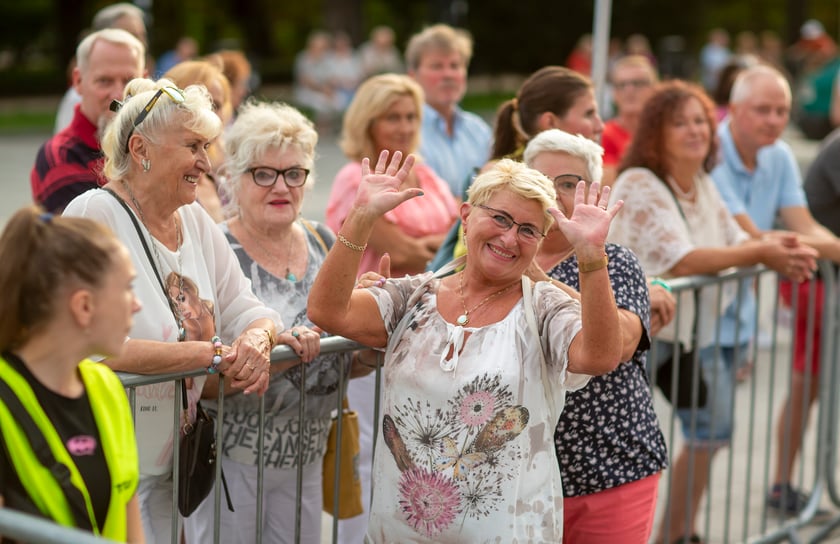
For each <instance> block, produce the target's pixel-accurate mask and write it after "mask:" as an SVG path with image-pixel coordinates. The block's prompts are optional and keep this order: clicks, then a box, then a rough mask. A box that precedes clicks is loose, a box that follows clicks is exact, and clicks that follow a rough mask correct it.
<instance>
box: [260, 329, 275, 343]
mask: <svg viewBox="0 0 840 544" xmlns="http://www.w3.org/2000/svg"><path fill="white" fill-rule="evenodd" d="M263 330H264V331H265V335H266V336H268V345H269V346H271V347H274V345H275V343H276V342H275V340H274V333H273V332H271V329H263Z"/></svg>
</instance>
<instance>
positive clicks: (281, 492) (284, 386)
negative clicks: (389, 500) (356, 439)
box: [186, 102, 350, 544]
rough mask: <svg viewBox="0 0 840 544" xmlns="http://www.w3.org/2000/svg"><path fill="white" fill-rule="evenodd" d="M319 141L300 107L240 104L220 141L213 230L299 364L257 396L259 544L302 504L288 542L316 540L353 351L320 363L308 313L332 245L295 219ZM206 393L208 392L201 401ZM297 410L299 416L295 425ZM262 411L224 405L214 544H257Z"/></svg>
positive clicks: (201, 514)
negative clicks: (276, 318) (279, 322)
mask: <svg viewBox="0 0 840 544" xmlns="http://www.w3.org/2000/svg"><path fill="white" fill-rule="evenodd" d="M317 142H318V134H317V133H316V132H315V128H314V126H313V125H312V122H311V121H309V120H308V119H307V118H306V117H304V116H303V114H301V113H300V112H299V111H298V110H296V109H295V108H293V107H291V106H288V105H286V104H280V103H259V102H248V103H246V104H245V105H243V106H242V108H241V109H240V111H239V115H238V117H237V118H236V121H235V122H234V123H233V125H232V126H231V127H230V130H229V131H228V132H227V134H226V141H225V146H226V149H225V154H226V156H227V164H226V167H225V168H224V171H225V172H226V175H227V176H228V179H227V181H226V182H225V185H224V187H225V188H226V190H227V191H228V193H229V194H228V195H227V196H229V198H230V201H229V204H228V209H227V211H228V215H229V216H230V217H231V219H229V220H228V221H227V222H225V223H222V224H221V225H220V226H221V228H222V231H223V232H224V234H225V237H226V238H227V241H228V243H230V246H231V247H232V248H233V251H234V253H235V254H236V257H237V258H238V260H239V264H240V266H241V267H242V270H243V272H244V273H245V276H246V277H248V279H250V280H251V285H252V289H253V291H254V294H256V296H257V297H258V298H259V299H260V300H262V301H263V302H264V303H265V304H267V305H268V306H270V307H271V308H274V309H276V310H277V311H278V312H279V313H280V315H281V317H282V318H283V323H284V324H285V325H286V326H287V327H289V329H288V330H287V331H285V332H284V333H283V334H281V335H279V337H278V343H280V344H287V345H289V347H291V348H292V349H293V350H295V352H296V353H297V354H298V356H299V357H300V359H301V360H302V361H304V362H305V363H307V367H306V369H305V372H304V371H303V369H301V368H300V367H295V368H291V369H289V370H287V371H285V372H283V373H282V374H279V375H276V376H273V377H272V380H271V383H270V385H269V387H268V391H266V394H265V422H264V425H263V428H264V429H265V433H266V439H265V444H264V450H263V451H264V453H265V456H264V459H263V467H264V477H263V487H262V491H263V502H262V527H260V529H261V530H262V535H263V540H264V541H265V542H286V541H292V539H294V538H295V535H296V533H295V523H296V516H295V510H296V506H297V505H298V504H299V505H300V516H301V517H300V533H299V535H297V537H298V538H297V540H296V542H300V543H302V544H320V542H321V511H322V506H323V498H322V493H321V471H322V465H323V458H324V453H325V451H326V444H327V437H328V435H329V431H330V426H331V421H332V419H331V411H332V410H333V409H334V408H336V406H337V404H338V398H337V395H338V394H339V391H340V390H341V389H342V386H343V385H345V384H346V380H347V378H348V377H349V374H350V354H348V353H330V354H323V355H321V354H320V350H321V334H320V330H315V326H314V325H313V324H312V322H311V321H309V319H308V318H307V317H306V304H307V298H308V296H309V289H310V287H311V286H312V282H313V281H314V280H315V275H316V274H317V273H318V270H319V269H320V268H321V265H322V264H323V262H324V258H325V257H326V254H327V251H328V249H329V248H330V247H331V246H332V244H333V242H334V241H335V234H333V232H332V231H331V230H330V229H329V228H327V227H326V226H325V225H322V224H320V223H317V222H314V221H307V220H305V219H303V218H301V217H300V210H301V207H302V205H303V199H304V196H305V194H306V192H307V191H308V189H309V186H310V185H311V184H312V183H313V182H314V180H313V179H312V175H311V174H312V172H311V169H312V167H313V164H314V160H315V146H316V144H317ZM342 367H343V368H342ZM302 381H303V383H301V382H302ZM342 381H343V382H344V383H342ZM214 394H215V392H214V391H212V384H208V387H206V388H205V396H210V397H211V398H212V397H213V395H214ZM304 395H305V397H304ZM302 403H303V405H304V406H303V410H304V419H303V424H302V425H299V422H300V410H301V404H302ZM211 406H212V405H211ZM259 413H260V401H259V399H257V398H254V397H253V396H250V395H241V394H236V393H234V394H231V395H228V397H227V398H226V399H225V410H224V419H223V420H222V421H221V424H222V435H223V437H224V438H223V442H222V444H221V446H220V447H221V451H222V452H223V453H222V467H223V468H224V471H225V477H226V479H227V484H228V488H229V489H230V493H231V495H232V498H233V503H234V504H235V505H236V511H235V512H229V511H228V510H226V509H224V508H223V509H222V510H221V512H220V516H221V518H220V520H219V529H220V540H221V542H255V541H256V537H257V528H258V527H257V524H256V523H255V508H256V504H257V493H256V490H257V483H258V467H259V462H260V459H259V453H260V448H259V446H258V443H257V441H256V440H255V439H254V438H255V437H256V436H258V433H259V431H260V424H259ZM298 440H300V448H299V449H298ZM299 470H300V474H301V482H300V484H301V493H300V496H298V471H299ZM214 507H215V503H214V501H213V500H212V497H209V498H208V499H207V500H205V501H204V503H203V504H202V505H201V506H200V507H199V509H198V510H197V511H196V513H195V514H194V515H193V516H192V517H191V518H190V519H189V520H188V522H187V524H186V536H187V541H188V542H208V541H210V540H212V538H213V526H214V523H213V521H214V512H215V508H214Z"/></svg>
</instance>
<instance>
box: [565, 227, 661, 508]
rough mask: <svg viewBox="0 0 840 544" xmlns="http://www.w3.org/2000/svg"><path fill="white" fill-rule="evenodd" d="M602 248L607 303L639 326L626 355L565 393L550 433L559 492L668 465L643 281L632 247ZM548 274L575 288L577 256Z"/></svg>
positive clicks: (599, 486)
mask: <svg viewBox="0 0 840 544" xmlns="http://www.w3.org/2000/svg"><path fill="white" fill-rule="evenodd" d="M606 249H607V256H608V257H609V269H608V270H609V274H610V283H611V284H612V288H613V293H614V295H615V302H616V304H617V305H618V307H619V308H621V309H623V310H628V311H630V312H633V313H634V314H636V315H638V316H639V319H641V321H642V325H643V327H644V331H643V333H642V339H641V341H640V342H639V345H638V347H637V349H636V352H635V353H634V354H633V358H632V359H630V360H629V361H625V362H623V363H621V364H620V365H618V367H617V368H616V369H615V370H613V371H612V372H610V373H609V374H606V375H604V376H595V377H593V378H592V379H591V380H590V381H589V385H588V386H587V387H586V388H585V389H582V390H580V391H575V392H570V393H569V394H568V395H567V396H566V406H565V409H564V410H563V413H561V414H560V421H559V423H558V424H557V430H556V431H555V433H554V442H555V446H556V447H557V459H558V461H559V462H560V474H561V475H562V477H563V493H564V495H565V496H566V497H576V496H579V495H589V494H591V493H597V492H598V491H604V490H606V489H610V488H613V487H616V486H619V485H622V484H626V483H630V482H635V481H637V480H641V479H642V478H646V477H647V476H652V475H653V474H656V473H658V472H660V471H662V470H663V469H664V468H665V467H666V466H668V450H667V448H666V446H665V439H664V437H663V436H662V431H660V429H659V421H658V419H657V418H656V413H655V412H654V410H653V400H652V398H651V393H650V384H649V383H648V379H647V372H646V371H645V356H646V354H647V350H648V348H649V347H650V340H649V339H648V335H647V330H648V328H649V326H650V298H649V295H648V288H647V280H646V279H645V274H644V272H643V271H642V267H641V265H640V264H639V259H638V258H636V256H635V255H634V254H633V252H632V251H630V250H629V249H627V248H624V247H622V246H618V245H615V244H607V248H606ZM548 275H549V276H551V277H552V278H554V279H556V280H560V281H562V282H563V283H565V284H566V285H569V286H571V287H573V288H575V289H579V285H580V277H579V276H578V263H577V257H574V256H572V257H570V258H568V259H566V260H565V261H563V262H562V263H560V264H559V265H557V266H556V267H554V269H552V270H551V271H550V272H549V274H548Z"/></svg>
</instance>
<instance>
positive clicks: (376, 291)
mask: <svg viewBox="0 0 840 544" xmlns="http://www.w3.org/2000/svg"><path fill="white" fill-rule="evenodd" d="M388 158H389V153H388V152H387V151H383V152H382V153H381V154H380V156H379V158H378V161H377V163H376V166H375V168H373V171H371V166H370V163H369V161H368V160H367V159H365V160H364V161H363V162H362V183H361V185H360V186H359V190H358V192H357V194H356V196H355V197H354V199H353V204H352V207H351V210H350V213H349V214H348V216H347V219H346V220H345V221H344V224H343V225H342V227H341V230H340V231H339V233H338V242H337V243H336V244H335V245H334V246H333V248H332V249H331V250H330V253H329V254H328V255H327V259H326V261H325V262H324V265H323V266H322V267H321V270H320V272H319V274H318V277H317V278H316V279H315V283H314V285H313V286H312V291H311V292H310V296H309V315H310V318H311V319H312V321H313V322H314V323H315V324H317V325H319V326H321V327H322V328H324V329H325V330H327V331H329V332H331V333H334V334H340V335H342V336H345V337H347V338H351V339H353V340H356V341H358V342H360V343H363V344H365V345H368V346H372V347H376V348H383V349H386V352H385V364H384V367H383V384H384V385H383V389H384V402H383V404H382V416H381V419H380V420H379V421H377V426H378V427H379V433H378V443H377V446H376V458H375V460H374V471H373V473H374V475H375V477H374V482H373V488H374V490H373V503H372V506H371V514H370V523H369V525H368V531H367V537H368V538H369V539H370V541H373V542H408V541H412V542H415V541H423V542H425V541H433V542H487V541H497V542H513V541H521V542H525V541H530V540H532V539H534V538H537V539H539V540H540V541H546V542H561V541H562V532H563V514H562V510H563V493H562V486H561V482H560V472H559V471H558V470H557V468H556V467H557V465H556V463H557V458H556V454H555V451H554V447H553V441H552V439H553V436H554V427H555V424H556V421H557V414H559V412H560V411H561V410H562V407H563V398H564V395H565V391H566V390H569V389H576V388H579V387H582V386H583V385H585V384H586V382H587V380H588V378H589V376H587V374H602V373H605V372H609V371H611V370H612V369H613V368H615V366H616V365H617V364H618V362H619V356H620V353H621V351H622V337H621V333H620V330H619V317H618V310H617V308H616V306H615V300H614V299H613V294H612V289H611V287H610V282H609V277H608V275H607V258H606V256H605V253H604V241H605V238H606V235H607V230H608V229H609V223H610V221H611V220H612V218H613V217H614V215H615V214H616V213H617V212H618V209H619V208H620V207H621V205H620V204H617V205H615V206H614V207H613V208H611V209H610V210H607V209H606V200H607V198H608V197H609V190H608V189H606V190H605V191H604V193H603V194H602V195H600V196H596V195H597V193H598V186H597V184H594V185H593V189H594V190H593V191H591V192H590V195H589V197H588V198H586V199H585V198H584V184H583V183H580V184H579V185H578V189H577V193H576V196H575V199H576V200H575V202H576V206H575V212H574V214H573V215H572V217H571V218H570V219H567V218H566V217H565V216H564V215H562V214H560V213H559V211H558V210H557V209H556V208H555V206H556V200H555V199H556V195H555V192H554V187H553V186H552V182H551V181H550V180H549V179H548V178H546V177H545V176H544V175H542V174H540V173H539V172H537V171H535V170H532V169H530V168H528V167H526V166H525V165H524V164H522V163H518V162H514V161H511V160H502V161H500V162H499V163H498V164H497V165H496V166H494V167H493V168H492V169H491V170H489V171H487V172H485V173H483V174H481V175H479V176H478V177H477V178H476V179H475V181H474V182H473V184H472V186H471V187H470V189H469V193H468V195H469V198H468V202H465V203H464V204H462V205H461V208H460V212H461V219H462V220H463V223H464V226H465V227H464V228H465V231H466V240H467V246H468V252H467V254H466V256H465V257H464V259H463V260H462V261H461V262H458V263H453V267H452V269H453V270H454V268H455V266H458V265H459V264H463V269H462V270H461V271H460V272H456V273H454V274H451V275H448V276H445V277H442V278H441V277H439V276H433V275H432V274H431V273H425V274H420V275H415V276H406V277H403V278H397V279H388V280H386V281H385V282H384V285H382V286H381V287H376V286H374V287H369V288H364V289H354V288H353V287H354V285H355V282H356V276H355V272H354V271H355V269H356V268H357V266H358V263H359V261H360V259H361V256H362V253H363V251H364V249H365V246H366V244H367V242H368V240H369V238H370V233H371V231H372V230H373V228H374V225H375V224H376V222H377V221H378V220H379V219H380V218H381V217H382V215H383V214H385V213H387V212H389V211H390V210H392V209H394V208H396V207H398V206H400V205H403V204H402V203H403V202H405V201H409V202H410V201H411V200H422V199H423V198H425V196H424V195H423V193H422V191H421V190H419V189H418V188H404V187H405V186H404V184H403V182H404V181H405V179H406V177H407V176H408V173H409V172H410V169H411V167H412V164H413V162H414V161H413V156H409V157H407V158H406V159H405V161H404V162H403V160H402V155H401V153H400V152H396V153H394V155H393V157H392V159H391V160H390V161H389V160H388ZM400 165H401V166H400ZM554 220H557V221H558V222H559V224H560V229H561V230H562V231H563V233H564V234H565V235H566V237H567V238H568V239H569V241H570V242H571V244H572V246H573V247H574V248H575V251H576V252H577V255H578V258H579V259H580V263H581V264H580V276H581V300H580V302H578V301H576V300H574V299H573V298H571V297H570V296H569V295H568V294H566V293H565V292H564V291H562V290H561V289H558V288H557V287H556V286H554V285H552V284H551V283H549V282H545V281H541V282H538V283H536V284H533V282H532V281H531V280H530V279H529V278H527V277H525V276H524V274H525V272H526V270H527V269H528V268H529V266H531V263H532V262H533V260H534V257H535V255H536V254H537V252H538V251H539V248H540V244H541V243H542V242H543V238H544V237H545V233H546V232H547V231H548V230H549V228H550V227H551V224H552V222H553V221H554ZM535 531H536V532H535Z"/></svg>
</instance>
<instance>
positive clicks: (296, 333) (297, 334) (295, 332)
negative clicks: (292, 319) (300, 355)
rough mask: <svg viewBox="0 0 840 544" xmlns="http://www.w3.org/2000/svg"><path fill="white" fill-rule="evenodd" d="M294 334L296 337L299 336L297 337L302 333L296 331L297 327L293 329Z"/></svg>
mask: <svg viewBox="0 0 840 544" xmlns="http://www.w3.org/2000/svg"><path fill="white" fill-rule="evenodd" d="M292 336H294V337H295V338H297V337H299V336H300V333H299V332H298V331H296V330H295V329H292Z"/></svg>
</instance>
